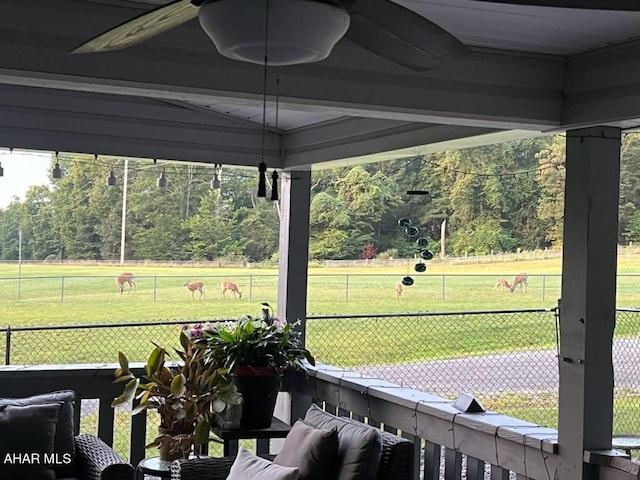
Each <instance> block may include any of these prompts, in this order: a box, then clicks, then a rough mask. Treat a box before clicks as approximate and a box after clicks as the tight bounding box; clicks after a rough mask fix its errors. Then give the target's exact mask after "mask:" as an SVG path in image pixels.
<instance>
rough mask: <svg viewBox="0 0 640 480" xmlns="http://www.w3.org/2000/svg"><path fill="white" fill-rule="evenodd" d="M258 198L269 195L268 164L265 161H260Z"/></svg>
mask: <svg viewBox="0 0 640 480" xmlns="http://www.w3.org/2000/svg"><path fill="white" fill-rule="evenodd" d="M258 172H259V177H258V198H266V196H267V177H266V172H267V164H266V163H264V162H260V165H258Z"/></svg>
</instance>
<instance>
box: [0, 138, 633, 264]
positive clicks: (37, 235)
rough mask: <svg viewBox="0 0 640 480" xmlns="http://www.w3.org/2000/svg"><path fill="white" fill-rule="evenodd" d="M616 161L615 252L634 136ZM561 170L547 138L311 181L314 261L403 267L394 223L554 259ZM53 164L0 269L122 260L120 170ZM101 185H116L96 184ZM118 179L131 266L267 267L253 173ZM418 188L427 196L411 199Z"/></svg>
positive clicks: (175, 168)
mask: <svg viewBox="0 0 640 480" xmlns="http://www.w3.org/2000/svg"><path fill="white" fill-rule="evenodd" d="M621 160H622V168H621V182H620V227H619V232H618V233H619V240H620V242H621V243H624V242H629V241H637V240H638V239H639V238H640V210H639V209H638V206H639V205H640V168H639V167H640V136H639V135H638V134H635V133H630V134H627V135H625V136H624V140H623V143H622V157H621ZM25 161H28V160H25ZM564 161H565V142H564V138H563V137H561V136H554V137H544V138H535V139H528V140H521V141H516V142H510V143H504V144H498V145H491V146H484V147H477V148H470V149H465V150H457V151H447V152H442V153H437V154H430V155H421V156H415V157H411V158H405V159H399V160H393V161H387V162H382V163H371V164H364V165H356V166H353V167H348V168H339V169H331V170H321V171H314V172H313V174H312V186H311V206H310V209H311V211H310V256H311V258H312V259H315V260H325V259H354V258H373V257H375V256H377V257H382V258H384V257H386V258H389V257H394V258H397V257H405V256H412V255H414V254H415V253H416V250H417V249H416V244H415V241H414V239H413V238H409V237H408V236H407V235H406V234H405V232H404V229H402V228H400V227H399V226H398V220H399V219H401V218H405V219H407V218H408V219H410V220H411V221H412V224H413V225H414V226H416V227H418V228H419V230H420V236H425V237H427V238H428V239H429V247H428V248H429V249H430V250H431V251H433V252H434V253H438V252H439V250H440V246H441V242H440V239H441V234H442V232H443V231H444V232H445V245H446V247H445V248H446V253H447V254H448V255H464V254H470V255H479V254H487V253H491V252H506V251H515V250H517V249H524V250H531V249H537V248H559V247H561V241H562V220H563V203H564V202H563V197H564V178H565V170H564ZM54 162H58V163H59V164H60V167H61V168H62V173H63V175H62V177H61V178H59V179H52V183H51V185H50V186H33V187H30V189H29V190H28V191H27V193H26V195H25V198H24V199H18V198H15V199H14V200H13V201H12V202H11V203H10V204H9V205H8V206H7V207H6V208H5V209H2V210H0V260H17V259H18V257H19V249H20V248H21V249H22V251H21V255H22V259H23V260H65V259H68V260H117V259H119V258H120V255H121V252H120V248H121V232H122V223H123V222H122V219H123V215H122V210H123V202H124V198H123V197H124V196H123V177H124V170H125V160H124V159H110V160H109V161H108V162H105V161H104V160H100V159H97V158H94V157H89V156H86V155H79V154H60V155H58V156H57V157H56V158H52V166H53V164H54ZM110 174H113V175H114V176H115V178H116V182H115V183H116V184H115V185H111V186H110V185H107V182H106V181H105V179H106V177H107V176H108V175H110ZM160 174H164V178H165V179H166V182H167V184H166V187H165V188H159V187H158V186H157V183H158V182H157V178H158V176H159V175H160ZM127 177H128V181H127V195H126V216H125V217H126V229H125V242H124V244H125V258H126V259H127V260H160V261H202V260H215V259H232V260H238V259H244V260H247V261H253V262H255V261H265V260H276V259H277V255H278V238H279V202H278V201H273V202H272V201H270V200H269V199H268V198H267V199H263V198H258V197H257V183H258V181H257V172H255V171H254V170H253V169H241V168H230V167H224V168H223V170H222V176H221V178H222V186H221V188H220V189H212V188H211V180H212V178H213V169H212V167H211V166H205V165H202V164H188V163H179V162H174V163H170V162H163V163H162V165H159V164H156V163H155V162H151V161H148V160H140V161H134V160H132V159H130V160H128V168H127ZM267 177H268V178H269V177H270V176H269V175H267ZM416 190H418V191H423V192H424V191H428V192H429V193H428V195H410V194H408V193H407V192H409V191H416ZM443 222H445V228H444V230H443V229H442V226H443ZM20 237H21V238H22V242H20Z"/></svg>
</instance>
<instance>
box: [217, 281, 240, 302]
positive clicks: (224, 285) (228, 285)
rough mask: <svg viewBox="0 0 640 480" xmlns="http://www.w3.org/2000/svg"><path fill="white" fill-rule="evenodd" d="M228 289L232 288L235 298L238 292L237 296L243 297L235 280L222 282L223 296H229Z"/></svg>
mask: <svg viewBox="0 0 640 480" xmlns="http://www.w3.org/2000/svg"><path fill="white" fill-rule="evenodd" d="M227 290H230V291H231V293H233V298H236V293H237V294H238V297H237V298H242V292H241V291H240V290H238V285H236V284H235V283H233V282H226V281H225V282H222V296H223V297H224V298H227V295H226V294H227Z"/></svg>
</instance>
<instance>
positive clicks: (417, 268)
mask: <svg viewBox="0 0 640 480" xmlns="http://www.w3.org/2000/svg"><path fill="white" fill-rule="evenodd" d="M413 269H414V270H415V271H416V272H418V273H422V272H424V271H425V270H426V269H427V266H426V265H425V264H424V263H416V264H415V265H414V266H413Z"/></svg>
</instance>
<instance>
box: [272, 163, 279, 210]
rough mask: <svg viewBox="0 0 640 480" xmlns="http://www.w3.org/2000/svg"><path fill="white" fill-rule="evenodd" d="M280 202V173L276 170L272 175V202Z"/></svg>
mask: <svg viewBox="0 0 640 480" xmlns="http://www.w3.org/2000/svg"><path fill="white" fill-rule="evenodd" d="M276 200H278V172H276V171H275V170H274V171H273V173H272V174H271V201H272V202H275V201H276Z"/></svg>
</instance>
